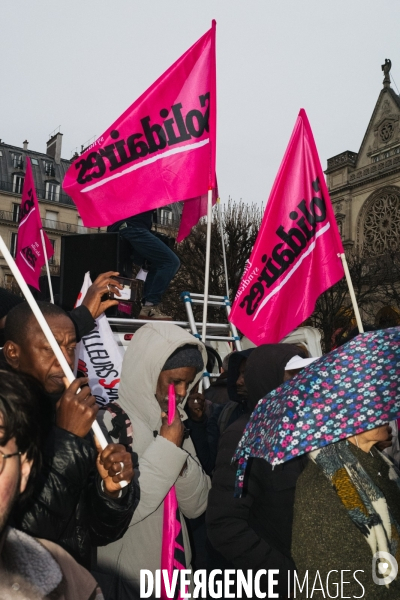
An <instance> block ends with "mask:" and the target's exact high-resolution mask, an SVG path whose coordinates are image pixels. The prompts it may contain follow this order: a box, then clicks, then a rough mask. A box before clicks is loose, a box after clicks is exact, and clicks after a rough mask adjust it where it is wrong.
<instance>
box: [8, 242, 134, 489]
mask: <svg viewBox="0 0 400 600" xmlns="http://www.w3.org/2000/svg"><path fill="white" fill-rule="evenodd" d="M0 252H1V253H2V255H3V257H4V259H5V261H6V263H7V264H8V266H9V268H10V270H11V273H12V274H13V275H14V277H15V279H16V281H17V283H18V285H19V287H20V288H21V291H22V293H23V294H24V296H25V299H26V301H27V302H28V304H29V306H30V307H31V309H32V312H33V314H34V315H35V317H36V319H37V321H38V323H39V325H40V327H41V328H42V331H43V333H44V335H45V337H46V339H47V341H48V342H49V344H50V346H51V349H52V350H53V352H54V354H55V356H56V358H57V360H58V362H59V363H60V366H61V368H62V370H63V371H64V374H65V377H66V378H67V380H68V382H69V383H72V382H73V381H74V380H75V375H74V374H73V372H72V370H71V367H70V366H69V364H68V363H67V360H66V358H65V356H64V354H63V353H62V350H61V348H60V346H59V345H58V344H57V341H56V339H55V337H54V335H53V332H52V331H51V329H50V327H49V326H48V324H47V321H46V319H45V318H44V316H43V314H42V312H41V311H40V309H39V307H38V305H37V303H36V300H35V298H34V297H33V296H32V292H31V291H30V289H29V287H28V286H27V284H26V282H25V280H24V278H23V277H22V275H21V271H20V270H19V269H18V267H17V265H16V264H15V261H14V259H13V257H12V256H11V254H10V252H9V250H8V248H7V246H6V244H5V242H4V240H3V237H2V236H1V235H0ZM92 430H93V433H94V435H95V436H96V437H97V439H98V441H99V444H100V446H101V447H102V449H103V450H104V448H105V447H106V446H107V445H108V442H107V440H106V438H105V436H104V434H103V432H102V430H101V429H100V425H99V424H98V422H97V421H94V422H93V424H92ZM126 485H128V483H127V482H126V481H120V486H121V487H125V486H126Z"/></svg>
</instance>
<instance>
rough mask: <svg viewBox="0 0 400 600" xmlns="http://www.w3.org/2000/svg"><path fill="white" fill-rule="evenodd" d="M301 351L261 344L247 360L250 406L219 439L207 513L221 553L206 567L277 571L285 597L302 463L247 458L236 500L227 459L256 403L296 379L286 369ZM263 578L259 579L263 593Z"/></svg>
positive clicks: (213, 541)
mask: <svg viewBox="0 0 400 600" xmlns="http://www.w3.org/2000/svg"><path fill="white" fill-rule="evenodd" d="M301 353H302V351H301V350H300V349H299V347H297V346H292V345H289V344H265V345H263V346H259V347H258V348H256V349H254V350H253V352H252V354H251V356H249V357H248V359H247V364H246V369H245V373H244V379H245V384H246V388H247V407H248V408H247V411H246V412H245V414H243V415H242V416H241V417H240V418H238V419H237V420H236V421H235V422H234V423H233V424H232V425H230V427H228V428H227V429H226V431H225V433H223V434H222V435H221V438H220V443H219V448H218V455H217V461H216V467H215V472H214V476H213V481H212V488H211V491H210V494H209V497H208V508H207V514H206V523H207V534H208V538H209V540H210V542H211V544H212V546H213V548H214V549H215V550H216V551H217V552H218V553H220V555H222V556H221V560H220V561H219V563H218V564H217V563H215V564H213V565H210V566H211V567H212V568H216V567H218V568H231V569H232V568H234V569H241V570H243V571H244V573H245V575H246V573H247V569H252V570H253V576H254V575H255V574H256V572H257V571H258V570H259V569H266V570H268V569H279V585H278V591H279V594H280V598H286V597H287V593H286V590H287V578H288V572H289V571H293V570H294V568H295V567H294V563H293V561H292V558H291V555H290V543H291V530H292V519H293V504H294V492H295V486H296V481H297V478H298V476H299V475H300V473H301V472H302V470H303V468H304V459H303V457H300V458H294V459H293V460H290V461H288V462H287V463H285V464H283V465H278V466H277V467H275V468H274V469H272V467H271V465H270V464H269V463H267V462H266V461H265V460H262V459H259V458H253V459H251V460H250V461H249V465H248V468H247V471H246V479H245V487H244V491H243V496H242V498H234V488H235V479H236V469H237V466H236V464H231V460H232V457H233V454H234V452H235V450H236V447H237V445H238V443H239V441H240V439H241V437H242V435H243V431H244V428H245V427H246V424H247V422H248V420H249V417H250V415H251V412H252V411H253V410H254V408H255V406H256V404H257V403H258V401H259V400H260V399H261V398H262V397H264V396H265V395H266V394H268V393H269V392H271V391H272V390H274V389H275V388H277V387H278V386H279V385H281V384H282V383H283V382H284V381H286V380H287V379H288V378H289V377H290V375H294V372H291V373H290V374H289V373H288V372H287V371H285V367H286V365H287V363H288V362H289V361H290V359H291V358H293V357H294V356H296V355H299V354H301ZM217 556H218V555H215V556H214V560H215V561H216V560H217ZM266 580H267V577H266V576H263V577H262V578H261V590H262V591H263V592H266V591H267V581H266ZM274 591H277V590H276V589H275V590H274ZM254 597H256V596H254Z"/></svg>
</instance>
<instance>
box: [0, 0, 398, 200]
mask: <svg viewBox="0 0 400 600" xmlns="http://www.w3.org/2000/svg"><path fill="white" fill-rule="evenodd" d="M212 18H215V19H216V20H217V86H218V92H217V93H218V151H217V173H218V180H219V189H220V195H221V197H222V198H223V199H226V198H227V197H228V195H230V196H232V197H233V198H234V199H237V200H238V199H239V198H243V200H245V201H246V202H252V201H254V202H257V203H261V202H264V203H265V202H266V200H267V198H268V195H269V191H270V189H271V186H272V183H273V180H274V178H275V175H276V172H277V169H278V167H279V164H280V161H281V159H282V156H283V153H284V151H285V148H286V145H287V143H288V140H289V137H290V133H291V131H292V128H293V126H294V123H295V120H296V116H297V113H298V111H299V109H300V108H305V110H306V112H307V114H308V117H309V119H310V122H311V127H312V128H313V131H314V136H315V139H316V142H317V147H318V150H319V154H320V158H321V162H322V166H323V168H324V169H325V168H326V160H327V158H329V157H331V156H334V155H335V154H338V153H340V152H343V151H344V150H352V151H358V149H359V146H360V144H361V141H362V138H363V135H364V132H365V129H366V127H367V125H368V122H369V119H370V117H371V114H372V111H373V108H374V105H375V102H376V100H377V97H378V95H379V92H380V90H381V87H382V80H383V74H382V72H381V67H380V65H381V64H383V62H384V59H385V58H390V59H391V60H392V63H393V67H392V72H391V74H393V76H394V79H395V80H396V82H397V84H398V85H399V86H400V48H399V46H400V42H399V25H400V2H399V1H398V0H379V2H378V1H377V0H335V1H334V2H332V1H329V2H328V1H327V0H203V1H202V2H198V1H195V0H107V1H106V0H58V1H56V2H54V0H22V1H20V2H15V0H0V24H1V35H0V52H1V61H0V82H1V83H0V86H1V87H0V89H1V93H0V115H1V117H0V138H1V139H2V140H3V141H4V142H6V143H9V144H14V145H16V146H22V142H23V141H24V140H25V139H28V141H29V147H30V148H31V149H33V150H38V151H45V147H46V141H47V139H48V135H49V134H50V133H51V132H52V131H53V130H54V129H55V128H56V127H57V126H58V125H61V132H62V133H63V134H64V137H63V153H62V154H63V157H64V158H70V157H71V155H72V153H73V151H74V150H75V148H77V147H78V148H80V146H81V144H84V143H85V142H87V141H88V140H89V139H90V138H92V137H93V136H95V135H96V136H98V135H100V134H101V133H102V132H103V131H104V130H105V129H106V128H107V127H108V126H109V125H110V124H111V123H112V122H113V121H114V120H115V119H116V118H117V117H118V116H119V115H120V114H121V113H122V111H123V110H125V109H126V108H127V107H128V106H129V105H130V104H131V103H132V102H133V101H134V100H135V99H136V98H137V97H138V96H139V95H140V94H141V93H142V92H143V91H144V90H145V89H146V88H147V87H148V86H149V85H150V84H151V83H152V82H153V81H154V80H155V79H156V78H157V77H158V76H159V75H160V74H161V73H162V72H163V71H165V69H166V68H168V67H169V66H170V64H171V63H173V62H174V61H175V60H176V59H177V58H178V57H179V56H180V55H181V54H182V53H183V52H185V50H187V48H189V46H191V45H192V44H193V43H194V42H195V41H196V40H197V39H198V38H199V37H200V36H201V35H202V34H203V33H205V31H206V30H207V29H208V28H209V27H210V25H211V19H212ZM392 86H393V87H394V85H393V83H392ZM394 89H395V90H396V88H395V87H394Z"/></svg>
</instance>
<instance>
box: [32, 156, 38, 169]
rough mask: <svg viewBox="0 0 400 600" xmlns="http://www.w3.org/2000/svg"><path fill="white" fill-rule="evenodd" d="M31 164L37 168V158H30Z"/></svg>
mask: <svg viewBox="0 0 400 600" xmlns="http://www.w3.org/2000/svg"><path fill="white" fill-rule="evenodd" d="M31 163H32V164H33V165H35V167H37V166H38V165H39V161H38V159H37V158H31Z"/></svg>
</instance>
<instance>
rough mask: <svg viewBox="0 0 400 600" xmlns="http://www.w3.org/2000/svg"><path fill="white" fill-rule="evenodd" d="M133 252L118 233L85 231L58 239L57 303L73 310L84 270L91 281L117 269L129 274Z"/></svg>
mask: <svg viewBox="0 0 400 600" xmlns="http://www.w3.org/2000/svg"><path fill="white" fill-rule="evenodd" d="M131 252H132V249H131V246H130V244H129V242H127V241H126V240H124V239H123V238H120V237H119V234H118V233H87V234H80V235H68V236H65V237H62V238H61V272H60V305H61V306H62V307H63V309H64V310H72V309H73V308H74V305H75V302H76V299H77V297H78V294H79V292H80V290H81V287H82V284H83V279H84V277H85V273H86V272H87V271H90V277H91V279H92V281H94V280H95V279H96V277H97V276H98V275H100V273H105V272H106V271H118V272H119V273H120V275H121V276H122V277H131V276H132V260H131V259H130V254H131Z"/></svg>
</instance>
